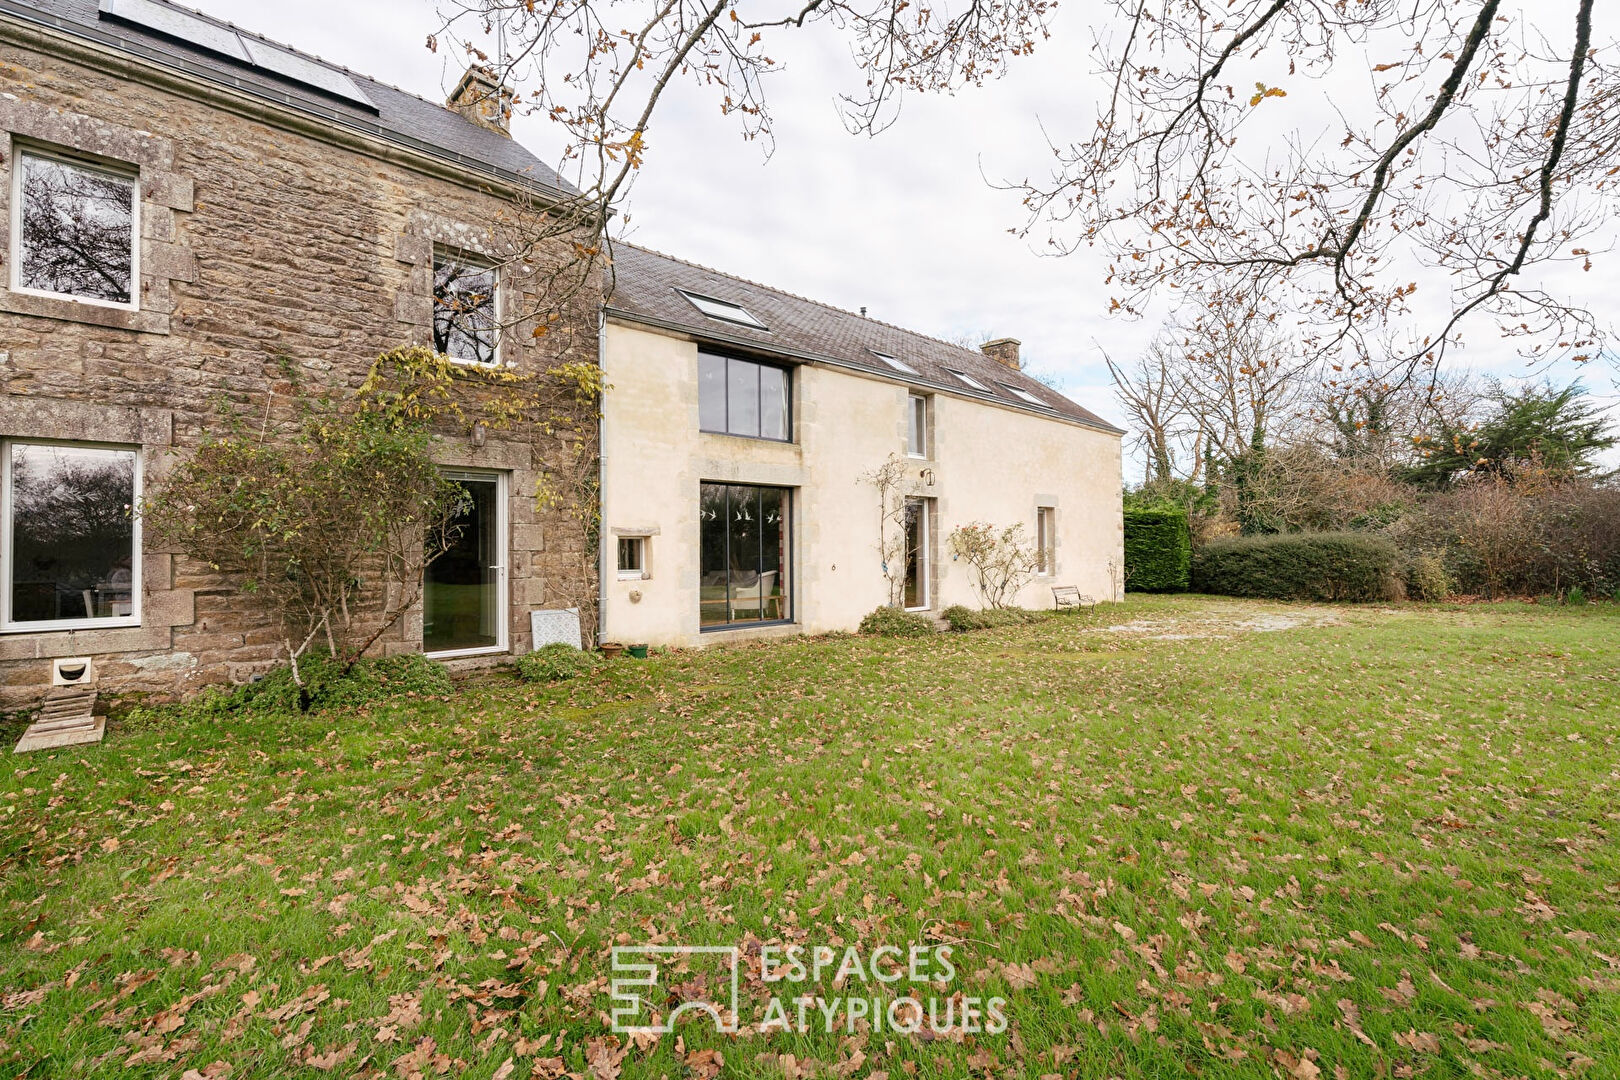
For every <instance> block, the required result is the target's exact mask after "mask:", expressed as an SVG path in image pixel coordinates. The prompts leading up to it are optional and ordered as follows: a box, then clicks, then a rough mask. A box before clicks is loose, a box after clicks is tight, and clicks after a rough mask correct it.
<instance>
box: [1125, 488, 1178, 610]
mask: <svg viewBox="0 0 1620 1080" xmlns="http://www.w3.org/2000/svg"><path fill="white" fill-rule="evenodd" d="M1191 572H1192V533H1191V531H1190V530H1189V529H1188V526H1187V512H1186V511H1185V510H1183V509H1181V508H1180V507H1176V506H1158V507H1153V508H1151V509H1142V510H1127V511H1125V587H1126V588H1127V589H1130V590H1132V591H1134V592H1186V591H1187V587H1188V586H1189V585H1190V584H1191V582H1192V578H1191Z"/></svg>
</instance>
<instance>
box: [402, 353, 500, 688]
mask: <svg viewBox="0 0 1620 1080" xmlns="http://www.w3.org/2000/svg"><path fill="white" fill-rule="evenodd" d="M480 366H484V365H480ZM439 472H440V474H441V475H442V476H444V478H445V479H447V480H472V481H476V482H479V483H488V482H489V481H490V480H491V479H493V480H494V481H495V506H496V510H495V516H496V517H497V518H499V519H500V521H499V529H498V531H497V535H496V544H495V557H496V558H497V559H499V560H500V562H498V563H496V564H495V566H494V569H495V571H496V581H495V603H496V605H497V606H498V607H499V609H500V611H499V617H498V618H497V619H496V620H495V644H493V645H474V646H473V647H472V648H470V649H445V650H443V651H442V652H427V651H426V649H424V650H423V653H422V655H424V656H426V657H428V658H429V659H431V660H454V659H455V658H456V657H458V656H492V655H494V654H496V653H504V652H511V651H512V644H511V634H512V586H511V581H512V575H511V574H510V573H509V572H508V567H509V566H510V565H511V560H512V552H511V544H512V508H511V504H510V501H509V499H508V493H507V489H508V487H509V486H510V483H509V481H510V479H511V474H510V473H507V472H504V471H501V470H497V469H462V468H449V467H445V468H441V469H440V470H439ZM423 573H424V574H425V573H426V571H425V570H424V571H423Z"/></svg>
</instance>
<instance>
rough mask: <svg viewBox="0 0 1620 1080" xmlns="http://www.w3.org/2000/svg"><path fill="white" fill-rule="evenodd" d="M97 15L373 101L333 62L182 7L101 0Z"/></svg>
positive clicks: (357, 100)
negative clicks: (244, 33)
mask: <svg viewBox="0 0 1620 1080" xmlns="http://www.w3.org/2000/svg"><path fill="white" fill-rule="evenodd" d="M100 11H101V15H102V17H103V18H106V17H109V16H110V17H111V18H114V19H117V20H119V21H120V22H126V23H129V24H130V25H132V26H139V27H141V28H142V29H144V30H150V31H152V32H153V33H156V34H162V35H163V36H164V37H168V38H174V39H175V40H177V41H183V42H185V43H186V44H188V45H195V46H196V47H197V48H199V49H206V50H207V51H209V52H211V53H217V54H218V55H220V56H224V57H229V58H230V59H232V60H236V61H238V62H240V63H243V64H248V65H251V66H253V67H256V68H260V69H262V70H264V71H268V72H271V73H272V74H275V75H280V76H281V77H282V78H284V79H291V80H292V81H294V82H297V83H302V84H304V85H305V86H308V87H310V88H311V89H314V90H319V91H320V92H321V93H323V94H330V95H331V96H333V97H337V98H342V99H343V100H345V101H349V102H353V103H354V104H356V105H360V106H362V107H364V108H366V109H369V110H371V111H372V112H376V111H377V106H376V105H375V104H374V103H373V102H372V100H371V99H370V98H368V97H366V95H365V91H363V90H361V89H360V87H359V86H358V85H357V84H356V83H355V81H354V80H353V79H351V78H349V77H348V76H347V75H345V74H344V73H343V72H341V71H339V70H338V69H336V68H333V67H328V66H327V65H325V64H321V63H317V62H316V61H314V60H311V59H310V58H309V57H306V56H300V55H299V54H297V53H293V52H288V51H286V50H285V49H278V48H275V47H274V46H272V45H267V44H265V43H264V42H262V41H260V40H258V39H257V38H252V37H248V38H244V37H240V36H238V35H237V33H236V31H235V30H233V29H232V28H231V27H229V26H223V25H221V24H219V23H217V22H214V21H212V20H210V19H205V18H202V17H201V16H200V15H197V14H195V13H193V12H191V11H188V10H186V9H185V8H179V7H171V6H170V5H168V4H160V3H158V2H157V0H101V4H100Z"/></svg>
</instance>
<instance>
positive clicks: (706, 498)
mask: <svg viewBox="0 0 1620 1080" xmlns="http://www.w3.org/2000/svg"><path fill="white" fill-rule="evenodd" d="M791 504H792V493H791V492H790V491H788V490H787V489H786V488H775V487H754V486H751V485H745V484H704V485H702V490H701V493H700V495H699V498H698V523H699V531H700V542H699V548H700V554H699V566H700V571H699V572H700V577H699V580H698V613H699V618H698V621H699V623H700V625H701V626H702V628H703V629H705V630H711V629H713V630H717V629H723V628H725V627H731V626H747V625H751V624H757V623H772V622H787V621H788V620H790V619H792V618H793V605H792V598H793V593H792V588H791V586H792V582H791V580H790V574H789V567H790V562H791V560H790V551H789V541H788V536H789V530H790V527H791V523H792V517H791V513H792V506H791Z"/></svg>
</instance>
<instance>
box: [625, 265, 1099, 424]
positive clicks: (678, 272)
mask: <svg viewBox="0 0 1620 1080" xmlns="http://www.w3.org/2000/svg"><path fill="white" fill-rule="evenodd" d="M612 269H613V276H614V279H615V280H614V286H613V293H612V295H611V297H610V298H609V300H608V314H609V315H610V316H616V317H618V318H620V319H622V320H625V321H628V322H634V323H642V324H646V325H651V326H657V327H662V328H664V329H668V330H676V331H683V332H685V333H689V334H691V335H692V336H693V337H695V338H697V339H699V340H700V341H703V342H708V343H711V344H716V345H730V346H741V347H743V348H745V349H747V350H749V351H753V352H764V353H769V354H774V355H777V356H782V357H788V358H793V359H798V360H812V361H821V362H825V363H831V364H834V365H836V366H840V367H850V368H856V369H859V370H861V371H864V372H870V373H872V374H875V375H880V376H882V377H884V378H887V379H892V380H894V381H896V382H903V383H906V384H908V385H911V386H924V387H929V388H932V389H938V390H946V391H949V392H951V393H953V394H958V395H961V396H963V397H968V398H975V399H977V400H980V401H986V400H993V401H995V402H996V403H998V404H1000V405H1005V406H1008V407H1010V408H1015V409H1022V410H1024V411H1025V412H1030V413H1035V414H1037V415H1045V416H1054V415H1055V416H1060V417H1063V418H1064V419H1067V420H1073V421H1075V422H1077V423H1080V424H1084V425H1086V426H1088V427H1093V428H1098V429H1100V430H1103V431H1108V432H1113V433H1119V434H1123V432H1121V431H1120V429H1119V428H1117V427H1115V426H1114V425H1112V424H1110V423H1108V422H1107V421H1106V420H1103V419H1102V418H1101V417H1099V416H1098V415H1097V414H1095V413H1093V412H1091V411H1090V410H1088V409H1085V408H1083V407H1081V406H1080V405H1078V404H1076V403H1075V402H1073V401H1070V400H1069V399H1068V398H1066V397H1064V396H1063V395H1062V394H1059V393H1058V392H1057V391H1055V390H1053V389H1051V388H1050V387H1048V386H1045V385H1043V384H1042V383H1039V382H1037V381H1036V380H1034V379H1032V378H1030V377H1029V376H1028V375H1025V374H1023V373H1022V372H1018V371H1014V370H1012V369H1011V368H1009V367H1006V366H1005V365H1003V364H1000V363H997V362H996V361H994V360H992V359H990V358H989V357H987V356H985V355H984V354H983V353H981V352H978V351H977V350H974V349H965V348H962V347H961V346H959V345H952V344H950V343H949V342H945V341H939V340H938V339H936V338H931V337H928V336H927V335H924V334H919V333H916V332H914V331H911V330H905V329H902V328H901V327H898V326H892V325H890V324H889V323H886V322H882V321H880V320H878V319H872V318H868V317H866V316H864V315H857V314H855V313H853V312H849V311H844V310H843V309H841V308H835V307H831V306H829V305H827V304H819V303H816V302H815V301H814V300H806V299H805V298H804V297H802V296H795V295H793V294H792V293H786V292H782V291H781V290H780V289H773V288H770V287H769V286H765V285H760V284H758V283H757V282H753V281H748V280H745V279H743V278H739V277H733V276H731V275H730V274H722V273H720V272H719V271H718V270H710V269H709V268H708V267H704V266H698V265H696V264H695V263H689V262H685V261H683V260H681V259H676V258H673V257H672V256H669V255H664V254H661V253H660V252H656V251H651V250H648V249H647V248H642V247H636V246H634V245H631V244H622V243H621V244H615V245H613V267H612ZM683 289H684V290H686V291H687V292H691V293H695V294H697V295H699V296H704V297H710V298H712V299H715V300H723V301H727V302H730V303H733V304H738V305H740V306H742V307H743V308H745V309H746V310H747V311H748V312H749V313H750V314H751V315H753V316H754V317H755V318H756V319H758V320H759V321H760V322H762V323H764V324H765V326H766V327H768V328H769V329H768V330H756V329H753V328H751V327H747V326H741V325H738V324H736V323H733V322H728V321H724V320H721V319H714V318H710V317H708V316H706V315H704V314H703V313H702V312H700V311H699V310H698V309H697V308H696V307H694V306H693V304H692V302H691V301H690V300H688V299H687V298H686V297H685V296H684V295H682V293H681V292H680V290H683ZM877 353H886V354H888V355H889V356H893V357H894V358H896V359H897V360H899V361H901V362H902V363H904V364H906V365H908V366H910V367H912V368H914V369H916V372H917V373H916V374H915V375H912V374H909V373H906V372H903V371H896V370H895V369H894V368H892V367H890V366H889V365H888V364H886V363H884V361H883V360H881V359H879V357H878V356H877V355H876V354H877ZM951 369H955V370H956V371H961V372H966V373H967V374H969V375H971V376H973V377H974V378H975V379H977V380H978V381H979V382H981V383H983V384H984V385H985V386H986V387H988V388H989V390H990V392H989V393H981V392H978V391H976V390H974V389H973V388H972V387H969V386H967V385H965V384H964V383H962V381H961V380H959V379H958V378H957V377H956V376H955V375H953V374H951ZM1009 386H1011V387H1017V388H1018V389H1020V390H1022V391H1024V392H1025V393H1028V394H1032V395H1034V396H1035V397H1036V398H1038V399H1040V400H1041V401H1043V402H1046V403H1047V405H1048V406H1049V408H1039V407H1036V406H1034V405H1031V404H1029V403H1027V402H1024V401H1020V400H1019V399H1018V398H1017V397H1016V396H1014V395H1013V394H1012V393H1010V392H1009V391H1008V390H1007V387H1009Z"/></svg>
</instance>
